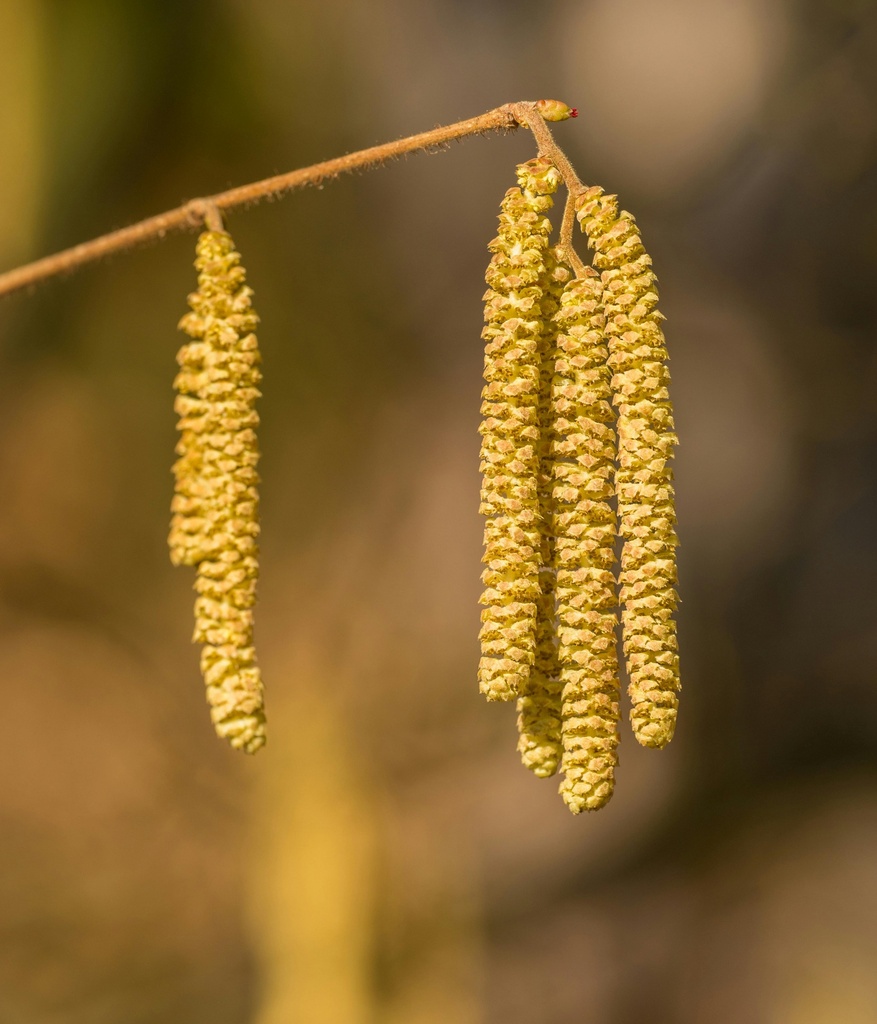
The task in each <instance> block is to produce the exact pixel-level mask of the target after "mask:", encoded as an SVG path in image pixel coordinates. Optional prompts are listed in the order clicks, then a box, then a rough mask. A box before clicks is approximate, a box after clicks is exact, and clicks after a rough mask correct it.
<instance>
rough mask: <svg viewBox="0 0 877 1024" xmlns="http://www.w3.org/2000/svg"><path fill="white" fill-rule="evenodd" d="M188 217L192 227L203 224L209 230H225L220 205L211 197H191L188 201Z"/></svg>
mask: <svg viewBox="0 0 877 1024" xmlns="http://www.w3.org/2000/svg"><path fill="white" fill-rule="evenodd" d="M186 218H187V220H188V221H189V223H190V224H191V225H192V227H200V226H201V225H202V224H203V225H204V227H206V228H207V230H208V231H225V225H224V224H223V222H222V214H221V213H220V212H219V207H218V206H217V205H216V203H214V202H213V201H212V200H211V199H191V200H190V201H189V202H188V203H186Z"/></svg>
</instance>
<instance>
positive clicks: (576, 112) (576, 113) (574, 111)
mask: <svg viewBox="0 0 877 1024" xmlns="http://www.w3.org/2000/svg"><path fill="white" fill-rule="evenodd" d="M569 116H570V117H578V116H579V108H578V107H573V108H572V110H570V112H569Z"/></svg>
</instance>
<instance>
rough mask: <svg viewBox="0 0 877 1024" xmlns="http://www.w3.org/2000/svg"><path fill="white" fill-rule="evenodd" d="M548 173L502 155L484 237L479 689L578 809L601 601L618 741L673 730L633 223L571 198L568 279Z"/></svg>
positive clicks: (603, 199)
mask: <svg viewBox="0 0 877 1024" xmlns="http://www.w3.org/2000/svg"><path fill="white" fill-rule="evenodd" d="M559 182H560V174H559V172H558V171H557V170H556V169H555V167H553V166H552V165H551V163H550V162H549V161H548V160H547V159H546V158H543V157H537V158H536V159H534V160H531V161H529V162H528V163H525V164H522V165H520V166H519V167H518V183H519V187H517V188H512V189H509V191H508V192H507V193H506V195H505V198H504V199H503V202H502V207H501V211H500V215H499V233H498V235H497V237H496V238H495V239H494V240H493V242H491V244H490V249H491V251H492V253H493V257H492V259H491V262H490V265H489V267H488V270H487V275H486V279H487V284H488V286H489V289H488V291H487V293H486V295H485V303H486V306H485V321H486V325H485V328H484V332H483V337H484V339H485V342H486V346H485V357H484V380H485V387H484V390H483V392H482V396H483V404H482V424H481V428H480V430H481V435H482V444H481V472H482V474H483V486H482V491H481V513H482V514H483V515H484V516H485V517H486V521H485V531H484V547H485V553H484V563H485V568H484V573H483V576H482V579H483V581H484V593H483V595H482V598H481V603H482V604H483V606H484V608H483V611H482V616H481V617H482V627H481V660H480V664H479V685H480V689H481V692H482V693H483V694H484V695H485V696H486V697H487V699H488V700H492V701H509V700H517V702H518V703H517V707H518V730H519V743H518V750H519V751H520V754H521V757H522V760H523V762H524V764H525V765H526V766H527V767H528V768H529V769H530V770H531V771H533V772H534V773H535V774H536V775H538V776H540V777H550V776H551V775H553V774H554V773H555V772H556V771H558V769H559V770H560V771H562V772H563V775H564V779H563V782H562V783H561V786H560V792H561V795H562V796H563V799H564V801H565V802H566V804H567V806H568V807H569V809H570V810H571V811H573V812H574V813H579V812H580V811H582V810H595V809H597V808H599V807H602V806H603V805H604V804H605V803H606V801H607V800H608V799H609V798H610V797H611V795H612V791H613V787H614V781H615V766H616V763H617V746H618V718H619V713H618V704H619V689H620V687H619V664H618V646H617V645H618V640H617V627H618V612H619V610H620V613H621V626H622V645H623V650H624V656H625V662H626V669H627V673H628V677H629V680H630V686H629V694H630V699H631V704H632V708H631V723H632V726H633V731H634V734H635V735H636V738H637V739H638V740H639V742H640V743H642V744H643V745H645V746H649V747H662V746H664V745H665V744H666V743H668V742H669V741H670V739H671V738H672V735H673V729H674V726H675V720H676V707H677V699H678V698H677V695H678V691H679V663H678V654H677V642H676V625H675V621H674V619H673V614H674V611H675V608H676V603H677V598H676V590H675V584H676V562H675V548H676V534H675V529H674V524H675V514H674V502H673V486H672V473H671V470H670V467H669V460H670V458H671V457H672V452H673V447H674V445H675V444H676V437H675V435H674V434H673V416H672V409H671V406H670V401H669V395H668V391H667V385H668V371H667V367H666V357H667V352H666V349H665V347H664V338H663V334H662V332H661V326H660V321H661V316H660V314H659V313H658V311H657V308H656V305H657V292H656V289H655V277H654V274H653V273H652V270H651V260H650V258H649V256H648V254H647V253H646V252H645V250H644V248H643V245H642V241H641V239H640V236H639V234H638V231H637V227H636V224H635V222H634V220H633V218H632V217H631V216H630V214H628V213H626V212H624V211H619V209H618V204H617V200H616V197H615V196H609V195H605V194H604V193H603V191H602V189H599V188H592V189H588V190H587V191H585V193H584V194H583V195H582V196H581V197H579V199H578V201H577V204H576V207H577V210H576V213H577V217H578V220H579V223H580V225H581V227H582V229H583V230H584V231H585V233H586V234H587V238H588V243H589V246H590V247H591V248H592V249H593V250H594V259H593V264H594V265H593V267H586V268H585V269H584V273H582V272H581V271H580V272H579V275H578V276H575V275H574V274H573V271H572V270H571V269H570V267H568V266H567V265H565V263H564V260H563V257H562V254H561V251H560V250H559V249H558V248H554V247H552V245H551V240H550V234H551V222H550V221H549V219H548V218H547V216H546V213H547V211H548V210H549V209H550V208H551V206H552V204H553V200H552V198H551V197H552V194H553V193H554V192H555V191H556V189H557V186H558V184H559ZM618 538H620V540H621V565H620V572H618V573H617V575H616V572H615V569H616V547H617V543H616V542H617V539H618ZM619 586H620V592H619Z"/></svg>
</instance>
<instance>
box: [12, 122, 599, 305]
mask: <svg viewBox="0 0 877 1024" xmlns="http://www.w3.org/2000/svg"><path fill="white" fill-rule="evenodd" d="M521 126H526V127H528V128H529V129H530V131H532V132H533V134H534V135H535V137H536V140H537V142H538V143H539V146H540V149H544V150H545V152H546V154H547V155H550V156H551V158H552V160H553V161H554V162H555V165H556V166H557V167H558V170H560V171H561V173H562V174H563V176H564V181H565V182H566V184H567V188H569V187H570V181H572V180H573V178H575V172H574V171H573V170H572V168H571V167H570V165H569V161H568V160H567V159H566V157H565V156H564V155H563V154H562V153H561V151H560V150H559V149H558V148H557V146H556V145H555V144H554V140H553V139H552V137H551V133H550V131H549V130H548V129H547V127H546V126H545V122H544V121H543V119H542V115H541V114H540V113H539V108H538V107H537V105H536V104H535V103H506V104H504V105H503V106H501V107H496V109H494V110H489V111H488V112H487V113H486V114H481V115H480V116H479V117H472V118H469V120H467V121H458V122H457V123H456V124H450V125H446V126H444V127H441V128H433V129H431V130H430V131H428V132H421V133H420V134H418V135H411V136H409V137H408V138H405V139H399V140H398V141H396V142H387V143H384V144H383V145H380V146H372V147H371V148H369V149H360V150H357V151H356V152H355V153H348V154H347V155H346V156H341V157H336V158H335V159H334V160H325V161H323V162H322V163H318V164H313V165H311V166H310V167H302V168H300V169H299V170H296V171H289V172H288V173H287V174H278V175H275V176H274V177H272V178H265V179H263V180H262V181H254V182H251V183H250V184H249V185H239V186H238V187H237V188H231V189H228V190H227V191H225V192H219V193H217V194H216V195H212V196H206V197H204V198H201V199H192V200H190V201H189V202H188V203H184V204H183V205H182V206H178V207H177V208H176V209H174V210H168V211H167V212H166V213H160V214H158V215H156V216H155V217H149V218H147V219H146V220H142V221H139V222H138V223H136V224H132V225H131V226H130V227H127V228H121V229H120V230H119V231H112V232H110V233H109V234H106V235H101V236H100V237H99V238H94V239H92V240H91V241H89V242H82V243H80V244H79V245H74V246H73V247H72V248H70V249H64V250H63V251H62V252H59V253H56V254H55V255H54V256H46V257H45V258H43V259H40V260H36V261H35V262H34V263H28V264H26V265H25V266H22V267H16V268H15V269H14V270H8V271H6V273H3V274H0V296H3V295H8V294H10V293H11V292H15V291H18V290H19V289H21V288H27V287H28V286H30V285H33V284H36V283H37V282H39V281H44V280H46V279H47V278H50V277H55V276H56V275H58V274H65V273H68V272H69V271H71V270H75V269H76V268H77V267H80V266H82V265H83V264H85V263H91V262H93V261H94V260H97V259H100V258H101V257H102V256H107V255H109V254H110V253H114V252H119V251H121V250H123V249H130V248H132V247H133V246H135V245H140V244H142V243H143V242H148V241H152V240H153V239H158V238H164V236H165V235H166V234H168V233H169V232H171V231H181V230H186V229H188V230H192V229H195V228H200V227H201V226H202V225H206V226H207V227H208V228H211V230H212V229H214V227H215V225H216V224H217V223H219V224H220V225H221V223H222V221H221V217H220V211H222V210H231V209H234V208H236V207H239V206H252V205H253V204H255V203H258V202H260V201H261V200H263V199H267V198H269V197H271V198H273V197H276V196H279V195H282V194H284V193H286V192H292V191H293V190H295V189H299V188H305V187H307V186H309V185H319V184H321V183H322V182H324V181H328V180H331V179H333V178H337V177H338V176H339V175H341V174H347V173H349V172H351V171H357V170H368V169H370V168H372V167H378V166H380V165H381V164H383V163H386V162H387V161H388V160H393V159H395V158H396V157H400V156H403V155H404V154H406V153H416V152H423V151H425V150H432V149H435V148H436V147H439V146H442V145H444V144H446V143H448V142H451V141H453V140H454V139H462V138H465V137H466V136H467V135H478V134H483V133H485V132H492V131H510V130H512V129H515V128H518V127H521ZM546 140H547V141H546ZM561 161H562V162H561ZM575 180H576V181H578V179H577V178H575ZM579 187H581V182H579ZM220 230H221V227H220ZM568 248H569V249H571V244H570V245H569V246H568Z"/></svg>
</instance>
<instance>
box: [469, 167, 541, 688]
mask: <svg viewBox="0 0 877 1024" xmlns="http://www.w3.org/2000/svg"><path fill="white" fill-rule="evenodd" d="M518 170H519V177H520V180H521V181H522V182H523V183H524V184H525V185H526V187H525V188H524V189H522V188H512V189H509V191H508V192H507V193H506V195H505V198H504V199H503V202H502V207H501V211H500V216H499V233H498V234H497V237H496V238H495V239H494V240H493V242H491V244H490V249H491V251H492V252H493V253H494V255H493V258H492V259H491V261H490V265H489V267H488V269H487V275H486V280H487V284H488V285H489V290H488V291H487V293H486V294H485V296H484V298H485V314H484V317H485V321H486V326H485V328H484V331H483V333H482V337H483V338H484V339H485V342H486V346H485V354H484V380H485V387H484V390H483V391H482V398H483V404H482V407H481V413H482V417H483V419H482V423H481V427H480V432H481V435H482V442H481V467H480V468H481V472H482V474H483V485H482V489H481V507H480V511H481V513H482V514H483V515H484V516H486V517H487V518H486V523H485V528H484V548H485V551H484V559H483V560H484V562H485V569H484V572H483V574H482V580H483V581H484V585H485V589H484V593H483V595H482V598H481V603H482V604H483V605H484V610H483V611H482V614H481V619H482V627H481V633H480V639H481V660H480V663H479V668H478V677H479V687H480V690H481V692H482V693H483V694H484V695H485V696H486V697H487V699H488V700H514V699H515V698H516V697H518V696H520V695H521V693H522V692H523V688H524V685H525V683H526V681H527V679H528V678H529V676H530V670H531V667H532V666H533V664H534V661H535V654H536V621H537V605H538V602H539V596H540V587H539V566H540V558H541V529H540V510H539V498H538V482H537V474H538V454H537V443H538V441H539V436H540V434H539V423H538V409H537V406H538V401H539V376H540V368H541V356H540V346H541V343H542V338H543V335H544V333H545V330H546V325H545V322H544V320H543V311H542V303H543V299H544V295H543V290H542V283H541V282H542V278H543V275H545V273H546V271H547V262H546V260H547V252H548V236H549V233H550V231H551V222H550V221H549V220H548V218H547V217H545V216H544V214H545V211H546V210H548V209H549V208H550V207H551V205H552V200H551V195H550V194H551V193H552V192H554V191H555V190H556V188H557V185H558V182H559V180H560V175H559V174H558V172H557V171H556V170H555V168H554V167H552V166H551V164H550V163H548V161H546V160H544V159H541V158H537V159H536V160H532V161H530V162H529V163H528V164H524V165H522V166H521V167H520V168H519V169H518Z"/></svg>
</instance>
